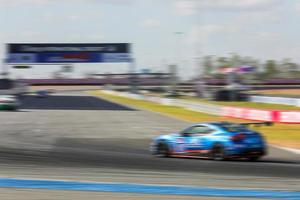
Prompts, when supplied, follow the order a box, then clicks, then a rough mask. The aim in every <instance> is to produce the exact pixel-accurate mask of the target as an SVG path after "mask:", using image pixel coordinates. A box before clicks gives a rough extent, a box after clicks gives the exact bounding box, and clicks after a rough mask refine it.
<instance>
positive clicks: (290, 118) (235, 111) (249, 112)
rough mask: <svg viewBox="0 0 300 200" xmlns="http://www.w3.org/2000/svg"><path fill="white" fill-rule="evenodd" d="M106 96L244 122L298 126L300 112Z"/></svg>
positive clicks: (143, 97) (139, 95)
mask: <svg viewBox="0 0 300 200" xmlns="http://www.w3.org/2000/svg"><path fill="white" fill-rule="evenodd" d="M104 92H105V93H107V94H112V95H116V96H123V97H127V98H132V99H137V100H146V101H151V102H155V103H158V104H163V105H171V106H179V107H183V108H185V109H188V110H192V111H196V112H203V113H207V114H211V115H217V116H224V117H233V118H239V119H246V120H256V121H270V122H278V123H295V124H300V111H282V110H261V109H252V108H240V107H233V106H218V105H214V104H207V103H201V102H190V101H186V100H179V99H172V98H161V97H153V96H146V95H142V94H132V93H128V92H116V91H110V90H109V91H108V90H105V91H104Z"/></svg>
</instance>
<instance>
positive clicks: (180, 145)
mask: <svg viewBox="0 0 300 200" xmlns="http://www.w3.org/2000/svg"><path fill="white" fill-rule="evenodd" d="M174 150H175V152H176V153H184V152H185V144H184V139H182V138H177V140H176V146H175V149H174Z"/></svg>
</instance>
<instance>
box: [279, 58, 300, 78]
mask: <svg viewBox="0 0 300 200" xmlns="http://www.w3.org/2000/svg"><path fill="white" fill-rule="evenodd" d="M280 70H281V71H282V73H283V74H284V75H285V76H286V77H292V78H295V77H296V76H297V73H298V64H296V63H294V62H292V60H291V59H289V58H285V59H283V60H282V62H281V65H280Z"/></svg>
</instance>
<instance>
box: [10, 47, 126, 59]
mask: <svg viewBox="0 0 300 200" xmlns="http://www.w3.org/2000/svg"><path fill="white" fill-rule="evenodd" d="M6 48H7V59H6V62H7V63H23V64H24V63H25V64H43V63H50V64H51V63H53V64H55V63H99V62H100V63H101V62H111V63H114V62H117V63H122V62H131V51H130V44H129V43H90V44H82V43H81V44H79V43H71V44H67V43H66V44H64V43H48V44H47V43H43V44H42V43H36V44H32V43H19V44H7V46H6Z"/></svg>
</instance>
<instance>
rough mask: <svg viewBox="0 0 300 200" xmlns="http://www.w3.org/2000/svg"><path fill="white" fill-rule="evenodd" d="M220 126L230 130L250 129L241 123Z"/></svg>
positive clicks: (241, 130)
mask: <svg viewBox="0 0 300 200" xmlns="http://www.w3.org/2000/svg"><path fill="white" fill-rule="evenodd" d="M220 127H221V128H222V129H224V130H226V131H229V132H243V131H249V129H247V128H246V127H245V126H243V125H241V124H223V125H220Z"/></svg>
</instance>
